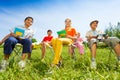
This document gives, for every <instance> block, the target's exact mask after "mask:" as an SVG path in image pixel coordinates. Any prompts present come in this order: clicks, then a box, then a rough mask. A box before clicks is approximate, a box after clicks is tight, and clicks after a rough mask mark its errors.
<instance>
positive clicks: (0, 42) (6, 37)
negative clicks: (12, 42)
mask: <svg viewBox="0 0 120 80" xmlns="http://www.w3.org/2000/svg"><path fill="white" fill-rule="evenodd" d="M9 37H10V34H8V35H6V36H5V37H4V38H3V39H2V40H1V41H0V44H2V43H4V42H5V40H7V39H8V38H9Z"/></svg>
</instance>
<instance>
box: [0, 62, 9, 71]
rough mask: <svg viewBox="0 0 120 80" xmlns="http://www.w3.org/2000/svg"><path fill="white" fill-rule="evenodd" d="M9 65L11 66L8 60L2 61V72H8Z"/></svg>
mask: <svg viewBox="0 0 120 80" xmlns="http://www.w3.org/2000/svg"><path fill="white" fill-rule="evenodd" d="M8 65H9V63H8V62H7V61H6V60H2V62H1V68H0V72H4V71H6V68H7V66H8Z"/></svg>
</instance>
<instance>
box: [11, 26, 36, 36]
mask: <svg viewBox="0 0 120 80" xmlns="http://www.w3.org/2000/svg"><path fill="white" fill-rule="evenodd" d="M16 27H17V28H21V29H24V30H25V33H24V36H23V37H22V38H32V37H33V35H34V31H33V30H32V29H31V28H26V27H24V26H21V25H18V26H16ZM16 27H14V28H11V29H10V31H11V32H13V33H14V30H15V28H16Z"/></svg>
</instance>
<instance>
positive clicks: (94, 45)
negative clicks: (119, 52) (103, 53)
mask: <svg viewBox="0 0 120 80" xmlns="http://www.w3.org/2000/svg"><path fill="white" fill-rule="evenodd" d="M96 48H97V44H93V45H92V47H91V53H92V58H96Z"/></svg>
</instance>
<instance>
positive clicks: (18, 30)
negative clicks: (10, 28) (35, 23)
mask: <svg viewBox="0 0 120 80" xmlns="http://www.w3.org/2000/svg"><path fill="white" fill-rule="evenodd" d="M14 34H16V35H18V36H19V37H20V38H24V36H25V29H24V28H22V27H15V28H14Z"/></svg>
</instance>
